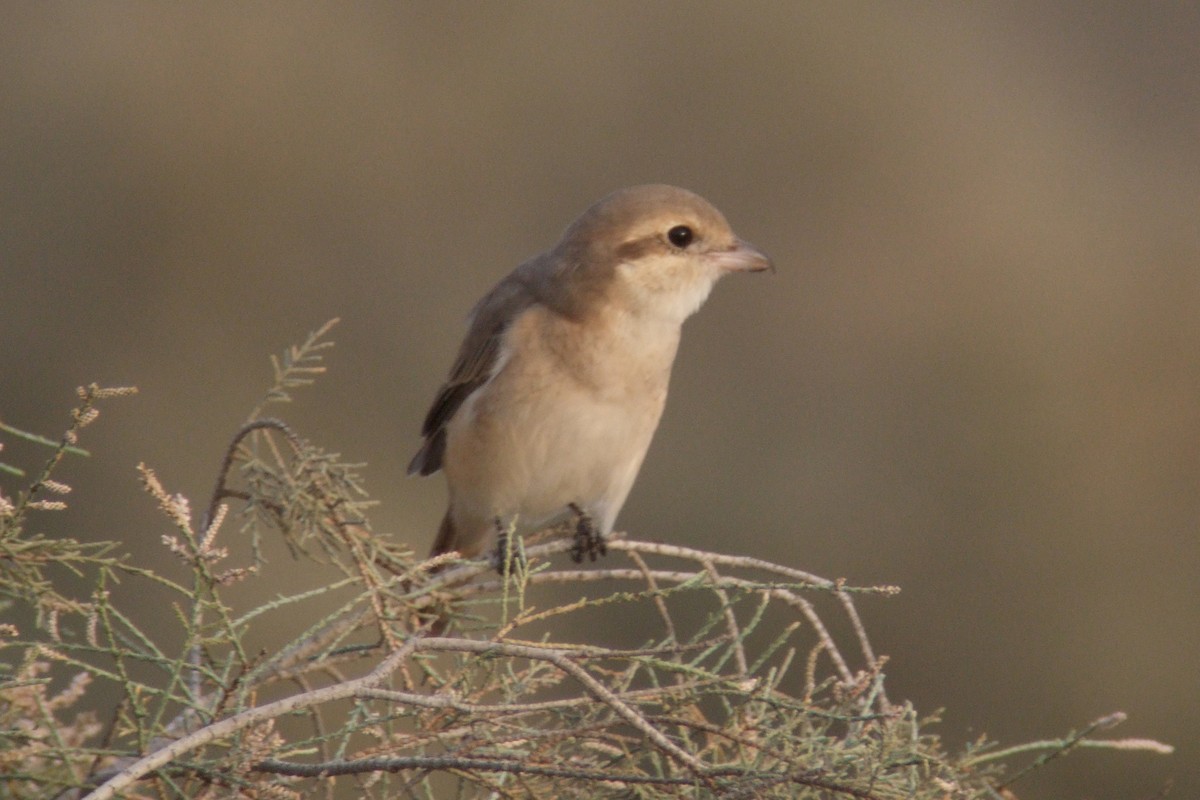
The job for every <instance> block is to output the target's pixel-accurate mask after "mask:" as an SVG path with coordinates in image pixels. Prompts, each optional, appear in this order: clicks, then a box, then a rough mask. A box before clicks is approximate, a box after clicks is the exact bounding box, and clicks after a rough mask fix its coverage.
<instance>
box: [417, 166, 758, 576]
mask: <svg viewBox="0 0 1200 800" xmlns="http://www.w3.org/2000/svg"><path fill="white" fill-rule="evenodd" d="M770 268H772V265H771V261H770V259H769V258H767V256H766V255H764V254H763V253H762V252H761V251H759V250H758V249H756V248H755V247H753V246H752V245H750V244H748V243H747V242H744V241H742V240H741V239H739V238H738V237H737V236H735V235H734V233H733V231H732V230H731V229H730V227H729V223H728V222H726V221H725V217H724V216H722V215H721V212H719V211H717V209H715V208H713V207H712V206H711V205H710V204H709V203H708V202H707V201H705V200H704V199H703V198H701V197H699V196H697V195H695V194H693V193H691V192H689V191H686V190H684V189H678V188H676V187H674V186H661V185H652V186H635V187H632V188H628V189H622V190H620V191H618V192H615V193H613V194H611V195H609V196H608V197H606V198H604V199H603V200H601V201H600V202H598V203H596V204H595V205H593V206H592V207H591V208H589V209H588V210H587V211H585V212H584V213H583V215H582V216H580V217H579V219H577V220H575V221H574V222H573V223H571V225H570V227H568V228H567V230H566V232H565V233H563V235H562V238H561V239H559V241H558V243H557V244H556V245H554V247H553V248H551V249H550V250H549V251H547V252H545V253H542V254H541V255H539V256H536V257H534V258H532V259H530V260H529V261H526V262H525V263H524V264H521V265H520V266H519V267H517V268H516V269H515V270H513V271H512V272H511V273H510V274H509V275H508V276H507V277H505V278H504V279H503V280H501V281H500V282H499V283H498V284H496V286H495V287H493V288H492V290H491V291H490V292H488V293H487V294H486V295H485V296H484V297H483V299H482V300H480V301H479V303H477V304H476V306H475V308H474V310H472V311H471V315H470V319H469V325H470V327H469V329H468V331H467V335H466V338H465V339H464V340H463V343H462V346H461V347H460V348H459V351H458V358H457V359H456V360H455V362H454V366H453V367H452V368H451V369H450V376H449V377H448V378H447V379H446V383H445V384H444V385H443V386H442V388H441V390H440V391H439V392H438V394H437V397H436V398H435V399H434V401H433V405H432V407H430V409H429V413H428V415H427V416H426V417H425V424H424V426H423V427H422V429H421V433H422V435H423V436H424V437H425V441H424V443H423V444H422V445H421V449H420V450H418V451H417V454H416V456H414V457H413V460H412V462H411V463H410V464H409V466H408V472H409V474H410V475H411V474H414V473H419V474H421V475H430V474H432V473H434V472H437V471H438V470H439V469H440V470H443V471H444V472H445V473H446V482H447V484H448V485H449V489H450V504H449V507H448V508H447V509H446V515H445V517H444V518H443V519H442V524H441V527H440V528H439V530H438V535H437V540H436V541H435V542H434V545H433V555H438V554H441V553H446V552H450V551H453V550H457V551H458V552H459V553H461V554H462V555H463V556H464V557H473V556H476V555H478V554H479V553H480V552H482V551H483V550H484V549H485V547H488V546H489V544H490V543H491V542H493V541H494V538H495V535H496V534H497V532H498V531H503V530H505V529H506V528H507V526H509V525H511V524H513V523H514V521H515V524H516V525H517V530H520V531H532V530H536V529H538V528H539V527H542V526H545V525H548V524H552V523H554V522H556V521H559V520H561V519H565V518H568V515H571V516H573V517H574V519H575V522H576V528H575V530H576V543H575V549H574V550H573V552H572V555H573V556H574V558H575V560H576V561H581V560H582V559H583V556H584V555H590V556H591V557H592V558H593V559H594V558H595V557H596V554H597V553H598V552H599V553H603V552H604V537H605V536H607V535H608V534H609V533H610V532H611V531H612V528H613V523H614V522H615V521H616V518H617V513H618V512H619V511H620V510H621V506H622V505H624V503H625V498H626V497H627V496H628V494H629V489H630V487H632V486H633V481H634V478H636V477H637V473H638V469H639V468H640V467H641V465H642V459H643V458H645V456H646V450H647V448H648V447H649V446H650V439H651V437H652V436H653V435H654V430H655V428H657V427H658V420H659V417H660V416H661V415H662V410H663V404H664V403H665V401H666V399H667V384H668V382H669V380H670V377H671V364H672V362H673V361H674V360H675V351H676V350H677V349H678V347H679V335H680V329H681V326H682V325H683V321H684V320H685V319H687V318H688V317H689V316H691V315H692V314H693V313H695V312H696V310H697V309H699V308H700V306H701V304H703V303H704V300H705V299H706V298H707V297H708V294H709V292H710V291H712V287H713V284H715V283H716V282H717V279H719V278H720V277H721V276H723V275H725V274H726V273H729V272H760V271H762V270H765V269H770Z"/></svg>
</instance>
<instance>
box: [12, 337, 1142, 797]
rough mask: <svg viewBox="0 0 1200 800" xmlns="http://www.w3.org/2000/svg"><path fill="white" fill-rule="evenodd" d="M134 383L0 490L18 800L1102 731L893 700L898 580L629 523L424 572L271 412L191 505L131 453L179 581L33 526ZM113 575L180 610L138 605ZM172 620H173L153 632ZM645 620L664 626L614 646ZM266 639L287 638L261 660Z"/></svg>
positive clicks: (587, 775)
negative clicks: (1014, 721) (645, 538)
mask: <svg viewBox="0 0 1200 800" xmlns="http://www.w3.org/2000/svg"><path fill="white" fill-rule="evenodd" d="M329 327H330V326H329V325H327V326H325V327H324V328H322V329H320V330H319V331H317V332H316V333H314V334H313V335H312V336H310V337H309V339H308V340H307V341H306V342H305V343H304V344H303V345H301V346H299V347H296V348H292V349H290V350H289V351H288V352H287V354H286V355H285V357H284V358H283V359H281V360H278V361H276V362H275V381H274V384H273V386H272V387H271V388H270V389H269V391H268V392H267V397H266V400H265V401H264V404H263V405H264V406H265V405H266V404H268V403H274V402H280V401H284V400H288V399H290V395H289V391H290V390H292V389H295V388H297V387H298V386H300V385H303V384H304V383H306V382H307V381H309V380H311V379H312V377H313V376H315V375H317V374H319V373H320V371H321V369H322V367H321V365H320V362H321V358H322V354H323V352H324V350H325V349H326V348H327V347H328V344H327V343H326V342H324V341H323V337H324V335H325V334H326V333H327V331H328V329H329ZM128 391H129V390H105V389H100V388H99V387H94V386H93V387H89V388H88V389H84V390H81V400H82V404H81V407H80V409H78V410H77V411H76V412H75V413H74V414H73V416H72V424H71V427H70V428H69V430H68V432H67V434H66V435H64V436H63V437H62V438H61V440H60V441H59V442H57V443H53V444H52V452H53V456H52V457H51V458H50V461H49V463H48V465H47V466H46V467H45V468H44V469H43V470H42V471H41V473H40V474H39V477H38V478H36V479H35V480H34V481H33V482H32V483H31V484H30V485H29V487H28V488H27V489H25V490H23V491H22V492H20V493H18V494H16V495H15V497H14V499H11V500H10V499H6V498H4V496H3V495H0V593H2V595H3V596H4V597H5V598H7V602H8V603H9V604H10V605H11V606H12V607H14V608H18V607H19V608H21V609H24V610H25V611H26V612H27V613H26V615H27V616H28V617H29V618H30V619H31V620H32V621H31V623H30V625H28V626H26V627H27V628H28V629H22V628H19V627H18V626H17V625H15V624H4V625H2V626H0V637H2V638H0V653H3V657H4V662H3V663H2V664H0V668H2V669H3V670H4V671H3V673H2V674H0V774H3V775H4V776H5V778H6V780H5V782H4V783H3V784H2V785H0V796H2V797H12V798H30V799H31V800H32V799H33V798H39V799H40V798H52V797H68V796H77V795H80V794H82V793H83V792H85V791H90V792H92V796H94V797H98V798H100V797H112V796H118V795H119V796H126V797H146V798H150V797H156V798H157V797H170V798H193V797H209V796H214V797H215V796H220V797H230V796H237V797H253V798H259V797H262V798H290V797H300V796H303V795H307V794H309V793H311V792H312V791H314V790H317V789H324V790H325V791H326V793H327V794H328V795H330V796H333V795H334V794H335V793H338V792H339V791H342V789H341V787H346V788H345V789H344V792H345V793H346V794H347V796H354V797H379V798H396V797H414V798H418V797H419V798H428V797H461V798H470V797H485V796H487V797H491V796H495V797H544V798H574V797H579V798H584V797H586V798H600V797H614V798H616V797H620V798H676V797H694V798H701V797H725V798H773V797H779V798H785V797H786V798H795V797H812V798H836V797H850V798H877V799H878V800H886V799H888V798H928V799H929V800H933V799H934V798H938V799H939V800H940V799H942V798H996V797H1000V796H1002V795H1001V794H1000V791H1001V788H1000V787H1001V786H1002V781H1003V772H1004V764H1005V763H1007V761H1008V760H1010V759H1011V758H1013V757H1014V756H1020V755H1023V754H1024V753H1025V752H1027V751H1030V750H1037V751H1039V752H1042V753H1044V754H1046V755H1043V758H1042V760H1046V759H1047V758H1048V757H1052V756H1053V755H1056V754H1062V753H1065V752H1067V751H1068V750H1070V749H1072V748H1074V747H1077V746H1082V745H1086V744H1097V743H1100V742H1097V741H1096V740H1094V739H1091V738H1090V734H1091V733H1092V732H1093V731H1092V730H1091V729H1088V730H1085V731H1084V732H1082V733H1081V734H1078V735H1074V736H1071V737H1068V738H1066V739H1064V740H1062V741H1056V742H1038V743H1033V744H1031V745H1027V746H1025V747H1024V748H1014V749H1010V750H1007V751H1000V750H997V749H995V748H994V746H992V745H990V744H989V743H987V742H984V741H980V742H977V743H975V744H974V745H972V746H971V747H969V748H967V749H966V750H965V751H964V752H961V753H949V752H947V751H946V750H945V748H944V747H943V746H942V744H941V742H940V741H939V739H938V737H937V735H936V733H935V732H934V727H935V722H936V720H935V719H933V718H922V717H921V716H920V715H919V714H918V713H917V711H916V710H915V709H913V708H912V707H911V705H910V704H908V703H900V702H894V701H891V700H889V699H888V697H887V693H886V691H885V685H884V684H885V675H884V671H883V668H884V666H885V661H886V660H885V659H884V658H882V657H879V656H877V655H876V654H875V653H874V651H873V650H872V648H871V645H870V642H869V641H868V638H867V635H866V631H865V628H864V626H863V625H862V623H861V621H860V619H859V616H858V613H857V611H856V609H855V604H854V602H853V598H854V597H855V596H861V595H864V594H867V595H887V594H891V593H893V592H894V591H895V590H894V589H893V588H892V587H851V586H847V585H845V584H844V583H842V582H835V581H829V580H826V579H823V578H819V577H817V576H814V575H810V574H807V573H804V572H801V571H799V570H796V569H792V568H789V567H785V566H781V565H775V564H770V563H767V562H764V561H761V560H758V559H753V558H746V557H738V556H730V555H722V554H717V553H709V552H702V551H698V550H693V549H689V548H682V547H673V546H668V545H659V544H653V543H649V542H639V541H631V540H628V539H624V538H619V537H618V538H616V539H615V540H614V541H612V542H610V544H609V549H610V551H611V553H612V554H611V555H610V556H609V558H608V560H607V562H605V563H603V564H602V565H600V566H598V567H595V568H590V569H575V568H572V567H571V566H563V565H562V564H561V563H560V562H561V561H562V554H563V553H564V552H565V551H566V550H567V549H568V548H569V542H567V541H565V539H564V537H562V536H554V535H553V533H554V532H552V531H551V532H545V533H544V534H542V535H539V536H538V537H531V539H530V540H529V541H527V542H521V543H519V544H520V545H521V547H522V548H523V550H524V552H525V554H526V556H527V558H528V561H527V562H525V561H516V562H514V563H512V564H509V565H508V566H507V568H506V569H505V570H504V575H502V576H497V575H496V574H495V572H494V570H493V569H492V567H491V566H490V565H488V564H480V563H477V562H458V561H455V560H454V559H453V558H452V557H450V556H442V557H439V558H437V559H434V560H431V561H426V562H421V561H419V560H418V559H416V558H414V556H413V554H412V553H411V551H409V550H408V549H407V548H406V547H403V546H400V545H397V544H395V543H393V542H392V541H391V540H390V539H389V537H386V536H383V535H380V534H377V533H375V532H373V531H372V529H371V527H370V524H369V521H368V518H367V511H368V509H369V506H370V503H369V500H368V498H367V495H366V492H365V491H364V489H363V487H362V483H361V479H360V477H359V475H358V469H359V467H358V466H357V465H353V464H347V463H344V462H343V461H341V459H340V458H338V457H337V456H336V455H333V454H330V453H326V452H324V451H322V450H321V449H320V448H317V447H315V446H314V445H312V444H311V443H309V442H306V441H305V440H303V439H302V438H301V437H299V436H298V435H297V434H296V433H295V432H294V431H292V430H291V429H290V428H289V427H288V426H287V425H286V424H284V423H283V422H280V421H278V420H276V419H271V418H264V417H262V416H261V411H262V407H261V406H260V408H258V409H256V410H255V413H254V414H253V415H252V417H251V419H250V420H249V421H248V422H247V423H246V424H245V425H244V426H243V427H242V428H241V429H240V430H239V431H238V432H237V433H236V435H235V436H234V437H233V440H232V442H231V443H230V446H229V448H228V453H227V457H226V458H225V460H224V461H223V463H222V465H221V467H220V469H219V471H218V478H217V482H216V488H215V489H214V491H213V494H212V497H211V499H210V500H209V502H208V504H207V505H206V507H205V510H204V512H203V514H202V515H201V518H200V519H199V520H197V519H196V518H195V515H194V514H193V513H192V511H191V507H190V504H189V502H188V501H187V499H186V498H183V497H182V496H180V495H176V494H172V493H171V492H169V491H168V490H167V489H166V488H165V487H164V486H163V485H162V484H161V482H160V481H159V479H158V478H157V477H156V475H155V474H154V472H153V470H151V469H150V468H148V467H145V466H141V467H139V472H140V476H141V481H142V484H143V486H144V488H145V490H146V491H147V493H148V494H149V495H150V497H151V498H153V500H154V501H155V502H156V503H157V505H158V507H159V508H160V510H161V511H162V513H163V516H164V533H163V534H162V536H161V541H162V544H163V546H164V547H166V548H167V549H168V550H169V551H170V552H171V553H173V554H174V555H175V556H176V557H177V558H178V559H179V561H180V562H181V563H182V564H183V565H184V566H185V568H186V569H185V572H186V575H187V579H186V580H184V581H176V580H172V579H170V578H168V577H166V576H165V575H163V574H159V573H156V572H153V571H150V570H147V569H143V568H138V567H136V566H134V565H133V564H132V563H131V559H127V558H124V557H118V556H114V555H112V553H113V552H114V551H115V546H114V545H113V544H112V543H104V544H96V545H81V544H79V543H77V542H74V541H71V540H65V539H50V538H48V537H45V536H40V535H38V534H31V533H29V532H28V530H29V526H30V524H31V520H32V515H33V513H34V512H39V513H41V512H49V511H52V510H53V509H54V508H56V507H57V506H55V505H53V502H58V501H50V502H45V501H42V500H41V499H40V498H41V497H42V496H44V495H45V494H46V493H53V494H56V495H57V496H61V495H62V494H63V493H64V492H63V489H64V488H65V487H62V485H61V484H56V483H55V482H54V481H53V480H52V479H51V478H50V473H51V472H52V471H53V468H54V466H55V465H57V463H58V462H59V460H61V458H62V457H64V455H65V454H66V453H67V451H68V449H69V448H71V447H74V445H75V440H76V438H77V433H78V430H79V429H80V428H82V427H83V426H84V425H86V424H87V423H88V422H90V421H92V420H93V419H94V418H95V414H94V411H95V405H96V403H97V401H99V400H103V399H106V398H108V397H111V396H113V395H117V394H123V393H127V392H128ZM231 517H232V518H236V520H237V522H238V525H237V526H234V525H233V524H231V521H232V520H231ZM235 527H236V528H237V535H234V534H228V533H224V531H227V530H229V529H232V528H235ZM268 534H269V535H279V536H282V537H284V539H285V541H286V542H287V543H288V544H289V547H290V548H291V549H292V552H293V554H294V555H295V557H296V558H297V559H300V560H302V561H306V562H312V563H314V564H316V565H319V569H320V570H321V574H320V576H319V577H318V578H316V579H313V580H312V582H311V583H310V584H309V585H300V583H301V581H300V579H299V578H297V577H296V576H295V575H292V576H290V578H289V580H288V581H287V585H288V586H289V593H288V594H286V595H280V596H276V597H274V598H272V599H271V600H269V601H268V602H265V603H261V604H259V605H257V606H255V607H251V608H240V607H239V603H238V602H237V601H236V600H235V599H234V598H235V597H236V596H238V595H237V593H236V592H235V591H234V588H233V587H235V586H237V585H238V584H245V583H246V582H248V581H256V580H262V579H263V577H264V576H265V575H266V574H267V573H268V572H269V571H270V570H272V569H278V567H279V565H277V564H272V563H268V562H267V561H265V560H264V558H263V556H262V554H261V552H260V548H259V547H257V546H254V547H246V546H245V544H244V543H245V542H247V541H258V538H257V537H261V536H264V535H268ZM230 539H232V540H233V543H232V544H227V542H228V541H229V540H230ZM239 543H242V546H239ZM247 551H248V552H247ZM292 571H293V572H295V570H292ZM66 576H75V577H81V578H85V579H86V580H87V582H88V583H89V584H90V586H91V587H92V588H91V590H90V593H88V594H86V595H84V596H82V597H75V596H73V595H72V594H71V593H70V592H69V591H67V590H66V589H65V588H63V586H64V583H63V580H62V579H63V578H64V577H66ZM118 579H120V580H122V581H125V582H144V583H145V585H146V586H148V587H150V586H152V587H153V588H155V589H156V590H157V591H158V592H160V593H162V592H165V593H166V595H167V596H168V597H169V598H170V600H171V602H170V604H169V605H161V604H155V605H152V606H149V607H146V606H141V607H127V606H121V607H119V606H118V604H117V603H116V602H115V601H114V600H113V599H112V597H113V596H112V594H111V593H110V592H109V587H110V586H111V585H112V584H113V582H114V581H116V580H118ZM555 587H558V588H559V589H564V588H565V589H568V590H569V592H568V593H567V595H566V598H567V599H565V600H564V599H561V596H562V595H563V592H561V591H560V592H558V593H557V594H556V593H555V592H554V591H553V590H554V588H555ZM556 598H558V599H556ZM314 609H317V610H316V611H315V612H314ZM164 611H170V612H172V614H173V617H172V618H173V620H174V622H175V625H176V630H175V631H173V632H172V634H171V635H169V636H164V635H162V634H160V635H159V636H158V637H157V638H156V637H155V636H153V635H152V634H151V633H150V632H149V626H148V624H147V623H148V622H149V621H150V620H151V619H153V618H155V617H157V618H158V621H159V622H161V617H162V616H163V613H164ZM634 618H637V619H640V620H644V621H647V622H649V623H651V624H650V627H648V628H647V630H650V631H653V632H652V633H649V634H646V635H645V636H644V637H643V638H642V639H641V640H639V641H638V642H637V643H635V644H634V645H633V646H630V645H628V644H626V645H625V646H619V645H618V644H616V643H614V642H613V641H606V639H607V638H609V636H610V634H606V633H605V631H609V632H611V631H612V630H614V629H616V630H618V631H620V630H621V629H622V628H623V627H625V626H624V625H623V624H622V623H623V622H624V621H626V620H629V619H634ZM64 620H69V621H70V623H71V624H64ZM827 620H828V622H827ZM614 623H615V624H614ZM833 630H843V631H845V633H844V634H839V635H838V636H835V635H834V633H832V632H831V631H833ZM447 631H449V632H458V633H456V634H453V635H450V634H447V633H446V632H447ZM265 632H266V633H272V634H276V635H278V634H281V633H286V643H285V644H283V645H282V646H275V647H274V648H273V649H270V650H263V649H262V648H261V646H260V645H258V644H256V643H257V642H260V641H262V640H263V639H264V636H263V634H264V633H265ZM168 641H170V642H173V644H168V643H167V642H168ZM52 686H61V687H62V688H59V689H58V690H53V689H52ZM102 686H107V687H108V688H115V689H116V690H117V692H118V693H119V696H120V698H121V699H120V702H119V703H117V704H116V705H115V707H113V708H110V709H108V710H107V711H106V712H105V714H104V717H105V718H106V719H107V721H106V722H105V723H103V724H102V723H101V722H100V716H98V715H97V714H96V713H95V712H94V711H89V710H85V709H86V708H87V706H88V702H87V701H88V698H89V697H92V696H94V695H95V694H96V693H97V692H98V687H102ZM1111 721H1112V720H1110V719H1106V720H1105V721H1102V722H1111ZM1107 744H1109V745H1116V746H1131V745H1130V744H1129V743H1128V742H1125V743H1120V742H1118V743H1112V742H1108V743H1107ZM1139 746H1140V747H1141V749H1155V748H1156V747H1158V748H1161V747H1162V746H1161V745H1157V743H1148V742H1141V743H1139ZM64 790H70V792H69V793H67V794H63V792H64Z"/></svg>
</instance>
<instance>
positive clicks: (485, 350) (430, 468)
mask: <svg viewBox="0 0 1200 800" xmlns="http://www.w3.org/2000/svg"><path fill="white" fill-rule="evenodd" d="M527 275H528V271H527V270H524V269H518V270H516V271H514V272H513V273H512V274H510V275H509V276H508V277H507V278H505V279H504V280H502V281H500V283H498V284H496V286H495V287H494V288H493V289H492V290H491V291H490V292H488V293H487V294H486V295H485V296H484V297H483V299H482V300H480V301H479V303H478V304H476V306H475V308H474V309H473V310H472V311H471V315H470V318H469V319H470V327H469V328H468V330H467V336H466V338H465V339H463V343H462V347H460V348H459V351H458V358H456V359H455V360H454V366H452V367H451V368H450V376H449V377H448V378H446V382H445V383H444V384H442V388H441V389H440V390H438V393H437V397H435V398H434V400H433V405H431V406H430V407H429V413H428V414H426V415H425V422H424V424H423V425H422V426H421V435H422V436H424V437H425V442H424V443H423V444H422V445H421V449H420V450H418V451H417V454H416V455H415V456H413V460H412V461H411V462H409V465H408V474H409V475H413V474H421V475H432V474H433V473H435V472H437V471H438V470H439V469H441V468H442V456H443V455H444V454H445V452H446V425H447V424H448V423H449V422H450V420H451V419H452V418H453V417H454V414H455V412H457V411H458V409H459V407H460V406H462V404H463V401H465V400H466V399H467V398H468V397H470V396H471V394H472V393H473V392H474V391H475V390H476V389H478V388H479V387H480V386H483V385H484V384H485V383H487V382H488V380H489V379H491V377H492V371H493V369H494V367H495V365H496V360H497V359H498V358H499V356H500V347H501V342H502V340H503V338H504V334H505V332H506V331H507V330H508V328H509V327H510V326H511V325H512V322H513V320H515V319H516V318H517V317H518V316H520V314H521V312H522V311H524V310H525V309H527V308H529V307H530V306H531V305H533V304H534V303H535V302H536V299H535V297H534V295H533V293H532V292H531V291H530V288H529V284H528V282H527V280H526V277H527Z"/></svg>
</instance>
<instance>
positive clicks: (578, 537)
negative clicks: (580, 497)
mask: <svg viewBox="0 0 1200 800" xmlns="http://www.w3.org/2000/svg"><path fill="white" fill-rule="evenodd" d="M567 508H569V509H571V513H573V514H574V515H575V544H574V546H573V547H571V551H570V552H571V560H572V561H574V562H575V563H576V564H582V563H583V557H584V556H587V557H588V559H589V560H591V561H595V560H596V556H598V555H599V556H605V555H608V546H607V545H605V544H604V534H603V533H601V532H600V530H599V529H598V528H597V527H596V523H595V522H594V521H593V520H592V515H591V514H589V513H587V512H586V511H584V510H583V508H582V507H580V506H579V504H577V503H570V504H568V505H567Z"/></svg>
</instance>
